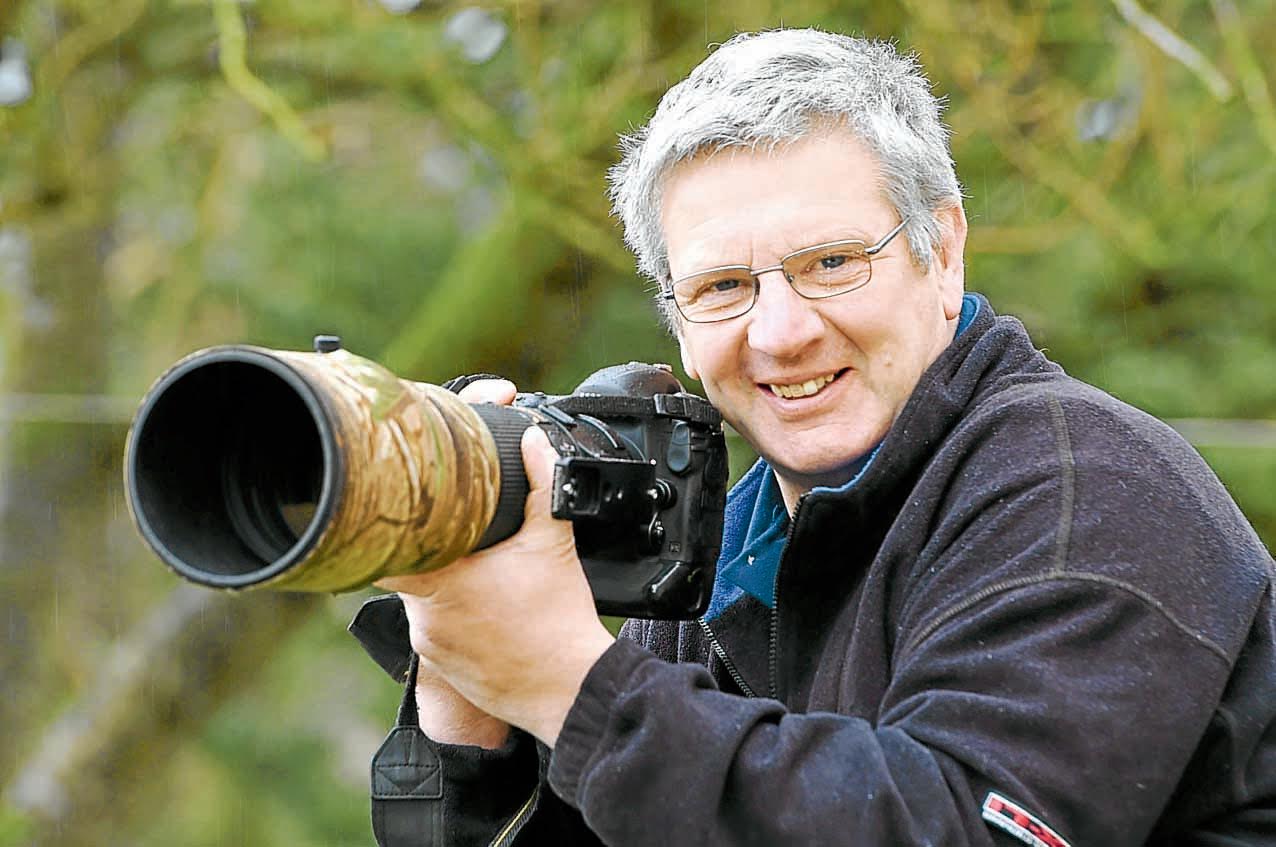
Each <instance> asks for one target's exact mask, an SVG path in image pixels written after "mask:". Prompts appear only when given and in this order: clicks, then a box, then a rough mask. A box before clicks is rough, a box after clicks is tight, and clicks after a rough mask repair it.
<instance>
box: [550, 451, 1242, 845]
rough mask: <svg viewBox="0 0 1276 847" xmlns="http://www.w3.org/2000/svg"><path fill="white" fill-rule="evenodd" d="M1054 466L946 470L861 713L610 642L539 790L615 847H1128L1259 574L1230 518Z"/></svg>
mask: <svg viewBox="0 0 1276 847" xmlns="http://www.w3.org/2000/svg"><path fill="white" fill-rule="evenodd" d="M1074 454H1075V455H1074ZM1068 459H1069V463H1068V464H1067V465H1066V466H1065V467H1064V468H1063V469H1062V470H1060V469H1059V468H1053V469H1051V470H1050V471H1049V473H1048V474H1046V475H1045V476H1048V477H1049V480H1048V481H1045V482H1037V481H1034V480H1033V479H1031V478H1029V477H1028V476H1022V477H1013V478H1009V479H998V480H994V481H990V480H988V479H984V478H980V477H979V475H978V474H976V473H974V472H973V471H970V470H968V471H967V472H966V473H965V474H964V475H963V477H962V478H963V479H964V480H965V482H964V483H963V484H967V485H969V486H971V488H972V489H976V488H977V489H978V492H977V494H972V495H971V498H970V499H967V500H963V501H962V508H954V509H951V510H948V512H947V514H949V515H950V516H951V520H950V525H947V526H945V525H941V526H938V527H932V530H931V532H930V533H928V537H929V538H931V539H933V540H934V542H935V545H936V549H935V552H934V555H933V556H930V557H929V558H926V559H925V560H924V561H922V562H921V563H920V564H919V565H918V566H917V567H915V568H914V569H913V571H912V574H913V579H912V581H911V582H910V584H908V585H906V586H901V587H900V588H899V591H900V592H901V593H902V594H904V595H905V596H906V597H907V603H906V606H907V608H906V609H905V611H904V613H903V614H901V615H900V616H898V617H897V618H895V619H894V620H892V621H891V622H890V624H889V627H890V630H891V631H890V636H891V640H892V643H893V644H894V645H895V647H894V650H893V653H892V654H891V657H890V658H891V662H890V667H889V678H888V680H887V682H886V690H885V694H884V696H883V697H882V698H881V700H880V704H877V703H874V704H873V708H872V709H870V710H868V711H871V712H872V713H871V714H869V713H868V712H866V711H865V710H864V709H863V704H849V703H839V704H838V710H839V711H841V710H843V709H844V710H845V712H847V713H848V714H834V713H820V712H811V713H794V712H791V711H788V710H787V709H786V708H785V707H784V706H783V704H781V703H780V702H777V701H774V700H767V699H746V698H744V697H740V696H735V695H730V694H726V693H724V692H722V691H719V690H718V689H717V688H716V686H715V684H714V681H713V679H712V678H711V677H710V675H709V674H708V673H707V672H706V671H705V669H704V668H701V667H696V666H693V665H673V664H668V663H665V662H662V661H660V660H658V659H657V658H655V657H653V656H652V655H650V654H648V653H646V652H645V651H644V650H642V649H641V648H639V647H638V646H636V645H634V644H632V643H626V642H617V643H616V644H614V645H613V646H612V647H611V648H610V649H609V650H608V652H607V653H605V654H604V655H603V656H602V658H601V659H600V660H599V661H598V662H597V663H596V665H595V666H594V668H593V669H592V670H591V672H590V674H589V675H588V676H587V677H586V680H585V683H584V685H583V686H582V689H581V691H580V694H579V696H578V697H577V700H576V702H575V703H574V705H573V707H572V710H571V712H570V713H569V714H568V717H567V720H566V722H565V724H564V726H563V729H562V732H561V734H560V736H559V738H558V742H557V744H556V747H555V750H554V754H553V758H552V761H551V766H550V770H549V781H550V784H551V785H552V786H553V788H554V790H555V791H556V792H557V793H558V794H559V795H560V796H561V797H562V798H564V800H565V801H566V802H567V803H568V804H570V805H572V806H574V807H576V808H578V809H580V811H581V812H582V814H583V816H584V819H585V821H586V822H587V823H588V824H589V826H590V827H592V828H593V829H594V830H595V831H596V832H597V833H598V834H599V835H600V836H601V837H602V839H603V841H605V842H606V843H607V844H609V845H613V847H639V846H640V845H652V847H657V845H660V847H663V845H668V844H697V845H773V844H804V845H820V844H829V845H834V844H848V843H853V844H856V845H866V847H896V845H921V844H927V845H954V846H955V847H960V845H985V847H989V846H990V845H1002V847H1005V846H1006V845H1023V844H1031V845H1038V847H1040V845H1046V847H1060V845H1069V844H1072V845H1077V846H1078V847H1080V846H1081V845H1100V844H1101V845H1113V847H1119V845H1141V844H1144V843H1145V842H1147V841H1148V839H1149V837H1150V835H1151V834H1152V831H1153V827H1154V826H1155V824H1156V822H1157V819H1158V817H1159V816H1160V815H1161V813H1162V811H1163V810H1164V809H1165V807H1166V804H1167V803H1168V802H1169V801H1170V798H1171V797H1172V796H1173V795H1174V791H1175V787H1176V784H1177V783H1178V781H1179V779H1180V777H1181V775H1182V774H1183V773H1184V771H1185V769H1186V768H1187V767H1188V765H1189V762H1190V761H1191V760H1192V758H1193V754H1194V752H1195V751H1196V748H1197V745H1198V743H1199V741H1200V739H1201V738H1202V735H1203V733H1204V732H1205V731H1206V728H1207V726H1208V725H1209V724H1210V722H1211V719H1212V718H1213V716H1214V714H1215V711H1216V708H1217V704H1218V702H1219V698H1220V697H1221V696H1222V693H1223V691H1224V689H1225V686H1226V685H1227V683H1228V679H1229V674H1230V673H1231V668H1232V666H1233V663H1234V662H1235V661H1236V657H1237V651H1238V650H1239V644H1240V643H1241V642H1243V640H1244V638H1245V633H1246V631H1247V630H1249V629H1250V627H1251V625H1252V623H1253V621H1254V615H1255V614H1256V604H1257V599H1256V598H1258V597H1261V596H1262V591H1263V590H1264V589H1263V587H1262V577H1263V572H1262V571H1261V569H1259V568H1257V567H1255V568H1253V569H1252V571H1251V572H1250V573H1248V575H1246V573H1245V571H1246V568H1247V567H1248V563H1243V562H1242V561H1241V559H1240V558H1239V557H1240V555H1245V556H1248V557H1249V558H1251V559H1253V561H1255V562H1257V561H1258V558H1259V557H1260V553H1259V551H1258V549H1257V547H1254V546H1253V545H1252V542H1251V540H1250V536H1252V531H1249V530H1247V529H1246V528H1245V527H1243V526H1242V525H1241V524H1243V519H1240V518H1239V517H1237V516H1234V515H1233V510H1234V507H1230V506H1228V507H1227V508H1226V509H1221V508H1214V507H1212V506H1211V505H1210V503H1205V502H1192V499H1191V497H1180V498H1177V499H1175V498H1166V497H1164V496H1163V480H1164V479H1165V476H1164V475H1161V476H1159V477H1158V476H1157V475H1155V474H1151V473H1144V472H1142V471H1138V470H1136V471H1133V472H1131V471H1129V470H1128V469H1124V468H1112V467H1110V466H1108V465H1105V464H1103V462H1104V461H1105V460H1104V459H1103V458H1102V457H1101V456H1097V457H1091V456H1087V455H1085V454H1084V453H1083V451H1081V450H1075V451H1072V452H1071V453H1069V454H1068ZM1145 464H1146V460H1145ZM1030 465H1031V463H1029V462H1026V461H1024V462H1010V463H1007V462H1002V463H1001V466H1003V467H1011V468H1012V469H1014V472H1015V473H1020V471H1019V468H1028V467H1030ZM1023 473H1025V474H1026V473H1028V472H1027V471H1024V472H1023ZM1060 480H1062V482H1060ZM1213 484H1214V485H1217V483H1213ZM1201 486H1205V482H1204V481H1202V482H1201ZM1112 489H1116V491H1115V492H1114V491H1113V490H1112ZM1192 490H1193V491H1200V490H1210V489H1207V488H1205V487H1198V488H1196V489H1192ZM976 497H979V498H983V500H982V502H979V501H977V500H976V499H975V498H976ZM1166 502H1171V503H1173V502H1182V503H1183V506H1182V509H1181V511H1177V510H1176V509H1178V507H1173V508H1171V507H1166V506H1163V504H1165V503H1166ZM1214 502H1216V503H1224V502H1225V495H1224V494H1222V493H1221V491H1220V492H1219V493H1218V497H1217V499H1216V501H1214ZM1226 502H1230V501H1226ZM967 507H969V508H967ZM1211 508H1214V513H1213V514H1211V513H1210V509H1211ZM1117 515H1120V516H1129V517H1128V518H1126V519H1125V520H1124V521H1122V520H1121V519H1119V518H1114V516H1117ZM1219 527H1223V528H1224V529H1223V530H1220V529H1219ZM1229 527H1230V529H1229ZM1232 529H1234V530H1235V532H1232V531H1231V530H1232ZM1229 538H1230V539H1232V540H1229ZM1235 539H1239V541H1237V540H1235ZM1229 574H1230V575H1229ZM1251 582H1252V583H1253V584H1249V583H1251ZM811 660H812V661H814V660H815V659H814V658H813V659H811ZM841 672H842V673H843V674H854V673H855V672H856V669H855V668H854V667H846V668H843V669H842V671H841ZM853 705H854V706H856V707H857V708H855V709H853V708H852V706H853ZM852 711H858V713H859V714H864V715H865V717H864V718H861V717H852V716H850V714H849V713H851V712H852ZM865 718H867V719H865ZM1034 839H1035V840H1034Z"/></svg>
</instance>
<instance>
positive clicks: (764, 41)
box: [609, 29, 961, 324]
mask: <svg viewBox="0 0 1276 847" xmlns="http://www.w3.org/2000/svg"><path fill="white" fill-rule="evenodd" d="M941 109H942V103H941V101H940V99H939V98H937V97H935V96H934V95H933V94H931V91H930V83H929V81H928V80H927V79H926V77H925V75H924V74H923V72H922V69H921V65H920V64H919V63H918V61H917V59H916V57H915V56H912V55H908V56H901V55H900V54H899V53H898V52H897V51H896V50H895V47H894V46H893V45H892V44H890V43H887V42H883V41H874V40H870V39H864V38H852V37H849V36H845V35H836V34H833V33H828V32H821V31H819V30H814V29H789V30H772V31H767V32H760V33H744V34H741V35H737V36H735V37H734V38H732V39H731V40H730V41H728V42H726V43H725V44H723V45H722V46H721V47H719V48H718V49H717V50H715V51H714V52H713V53H712V54H710V56H709V58H707V59H705V60H704V61H703V62H701V63H700V65H699V66H698V67H696V69H695V70H693V71H692V72H691V75H690V76H688V77H687V78H686V79H685V80H683V81H682V82H680V83H678V84H677V85H675V86H674V87H673V88H671V89H669V91H668V92H666V93H665V96H664V97H663V98H662V99H661V101H660V105H659V106H658V107H657V108H656V112H655V114H654V115H653V116H652V118H651V121H650V122H649V123H648V124H647V125H646V126H645V127H642V128H641V129H639V130H638V131H637V132H635V133H634V134H632V135H629V136H623V137H622V138H621V140H620V149H621V152H622V154H623V155H622V158H621V161H620V162H619V163H618V164H617V165H615V166H614V167H613V168H612V169H611V172H610V174H609V177H610V181H611V199H612V202H613V204H614V210H615V213H616V214H617V216H618V217H619V218H620V221H621V223H622V224H623V225H624V230H625V243H626V244H628V245H629V248H630V249H631V250H633V252H634V254H635V255H636V256H637V258H638V269H639V270H640V271H641V272H642V273H643V274H645V275H646V276H648V277H650V278H651V279H652V280H654V281H657V282H659V281H661V280H663V279H664V278H665V277H667V276H668V274H669V258H668V251H667V248H666V245H665V240H664V234H663V232H662V231H661V226H660V203H661V190H662V188H663V183H664V181H665V179H667V178H668V176H669V174H670V172H671V171H672V170H673V169H674V167H675V166H677V165H678V164H679V163H680V162H684V161H686V160H688V159H690V158H692V157H694V156H696V155H698V154H701V153H705V152H708V153H710V154H712V153H713V152H716V151H719V150H724V149H728V148H743V149H747V150H758V149H767V150H770V149H774V148H776V147H777V146H779V145H783V144H787V143H792V142H794V141H797V140H798V139H801V138H803V137H805V136H809V135H812V134H815V133H818V132H820V131H822V130H826V129H828V128H829V127H845V128H846V129H848V130H850V131H851V133H852V134H854V136H855V137H856V138H857V139H859V140H860V141H861V142H863V143H864V145H865V146H866V147H867V148H868V149H869V150H870V151H871V152H872V153H873V154H874V155H875V156H876V158H877V161H878V165H879V168H880V172H881V173H880V175H881V183H882V184H881V186H880V187H881V190H882V192H883V194H884V195H885V197H886V200H887V202H889V203H890V204H891V205H892V206H894V208H895V211H896V212H897V213H898V214H899V216H900V218H901V219H902V220H906V221H907V222H908V223H907V225H906V227H905V229H904V233H905V236H906V237H907V239H908V246H909V252H910V253H911V254H912V257H913V261H914V262H915V263H917V265H918V266H919V267H923V268H926V267H929V266H930V264H931V261H932V259H933V258H934V255H935V250H936V248H937V247H938V246H939V244H940V241H941V239H942V237H943V231H942V227H941V225H940V223H939V221H938V220H937V219H936V216H935V213H936V212H937V211H938V210H940V209H943V208H948V207H951V206H953V205H960V204H961V186H960V185H959V184H958V182H957V174H956V171H955V169H954V167H953V161H952V155H951V153H950V152H949V148H948V135H949V133H948V129H947V128H946V127H945V126H944V125H943V123H941V121H940V112H941ZM665 317H666V319H667V320H669V321H670V322H671V324H672V321H673V318H674V316H673V315H672V314H669V312H668V311H666V315H665Z"/></svg>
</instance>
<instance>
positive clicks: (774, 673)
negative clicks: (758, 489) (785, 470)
mask: <svg viewBox="0 0 1276 847" xmlns="http://www.w3.org/2000/svg"><path fill="white" fill-rule="evenodd" d="M809 494H810V492H809V491H808V492H807V493H806V494H803V495H802V496H801V497H799V498H798V501H797V505H796V506H794V507H793V519H792V520H790V521H789V531H788V532H787V533H785V535H784V552H783V553H781V554H780V561H779V564H777V565H776V566H775V577H774V582H772V584H771V632H770V638H769V642H770V645H769V649H768V651H767V680H766V687H767V696H768V697H770V698H771V699H772V700H779V699H780V693H779V680H780V571H782V570H784V561H785V559H787V558H789V550H790V549H791V548H792V545H793V534H794V533H795V532H796V531H797V525H798V516H799V515H800V514H801V513H802V504H803V503H805V502H806V498H807V496H808V495H809Z"/></svg>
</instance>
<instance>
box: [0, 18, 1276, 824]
mask: <svg viewBox="0 0 1276 847" xmlns="http://www.w3.org/2000/svg"><path fill="white" fill-rule="evenodd" d="M780 25H784V26H808V25H812V26H820V27H824V28H829V29H834V30H839V31H844V32H850V33H857V34H864V35H869V36H874V37H880V38H891V39H896V40H897V41H898V42H899V43H900V45H901V46H902V47H903V48H904V49H906V50H915V51H917V52H918V53H919V54H920V57H921V59H922V61H923V63H924V64H925V66H926V68H927V69H928V71H929V74H930V76H931V79H932V80H933V81H934V83H935V87H936V89H937V91H938V92H939V93H941V94H942V95H944V96H945V97H947V98H948V104H949V107H948V121H949V123H950V124H951V126H952V128H953V131H954V135H953V147H954V152H955V157H956V160H957V163H958V172H959V175H960V177H961V179H962V181H963V184H964V185H965V187H966V191H967V196H968V206H967V211H968V215H969V218H970V223H971V243H970V250H969V255H968V279H969V286H970V288H972V289H973V290H976V291H980V292H983V293H984V294H986V295H988V296H989V297H990V298H991V300H992V302H993V304H994V306H995V307H996V308H997V309H998V310H999V311H1002V312H1009V313H1012V314H1015V315H1018V316H1020V317H1021V318H1022V319H1023V320H1024V321H1025V323H1026V324H1027V325H1028V327H1029V329H1030V330H1031V331H1032V333H1033V336H1034V338H1035V339H1036V341H1037V343H1038V345H1040V346H1042V347H1045V348H1047V350H1048V353H1049V355H1050V356H1052V357H1053V358H1054V359H1056V360H1057V361H1059V362H1060V363H1062V364H1063V365H1064V366H1065V367H1066V368H1067V369H1068V370H1069V371H1070V372H1071V373H1073V374H1074V375H1076V376H1078V377H1080V378H1082V379H1085V380H1088V381H1090V382H1093V383H1095V384H1097V385H1099V386H1101V387H1103V388H1105V389H1107V390H1108V391H1111V392H1112V393H1114V394H1116V395H1117V396H1119V397H1121V398H1123V399H1125V400H1127V401H1129V402H1131V403H1134V404H1136V405H1138V406H1141V407H1142V408H1144V409H1146V410H1148V411H1150V412H1152V413H1153V414H1155V415H1157V416H1160V417H1162V418H1165V419H1168V420H1170V421H1171V422H1172V424H1173V425H1175V426H1177V427H1178V428H1179V429H1180V430H1181V431H1182V432H1184V434H1186V435H1187V436H1188V438H1189V439H1191V440H1192V441H1193V442H1194V443H1195V444H1196V445H1197V446H1198V448H1199V449H1200V450H1201V452H1202V453H1203V454H1204V455H1205V457H1206V458H1207V459H1208V460H1209V462H1210V463H1211V464H1212V465H1213V467H1214V468H1215V469H1216V470H1217V472H1218V474H1219V476H1220V477H1222V479H1223V480H1224V482H1225V483H1226V484H1227V485H1228V487H1229V488H1230V489H1231V491H1232V492H1233V493H1234V494H1235V496H1236V497H1237V499H1238V500H1239V501H1240V502H1241V504H1242V506H1243V507H1244V508H1245V510H1246V512H1247V513H1248V515H1249V516H1250V518H1251V520H1252V521H1253V522H1254V523H1255V525H1256V526H1257V527H1258V529H1259V531H1260V533H1261V534H1262V535H1263V536H1264V538H1265V539H1266V541H1267V543H1268V545H1269V546H1270V545H1271V544H1272V542H1273V540H1276V486H1273V484H1272V480H1273V478H1274V477H1276V426H1273V424H1272V420H1273V419H1276V378H1274V375H1276V289H1274V288H1273V280H1272V273H1271V270H1272V268H1273V266H1276V204H1274V203H1273V201H1272V198H1273V196H1274V193H1273V189H1274V188H1276V108H1274V107H1273V94H1272V86H1273V85H1276V69H1274V68H1273V65H1272V62H1271V56H1272V45H1274V44H1276V7H1274V6H1273V4H1272V3H1270V2H1268V1H1267V0H1163V2H1157V3H1155V4H1152V3H1150V2H1147V3H1145V4H1144V5H1140V4H1139V3H1137V2H1135V0H1110V2H1109V0H1081V2H1064V0H1058V2H1048V1H1047V0H962V2H956V1H955V0H954V2H937V0H897V2H880V0H878V2H871V3H870V2H861V0H784V1H783V2H770V0H732V2H729V3H725V2H710V0H625V2H612V3H597V2H587V0H545V2H536V1H535V0H513V1H512V2H504V3H498V2H494V3H489V4H485V5H471V4H469V3H463V2H462V3H453V2H434V1H432V0H255V1H254V2H247V1H246V0H245V1H244V2H241V1H240V0H0V798H3V799H2V800H0V847H9V845H27V844H31V845H37V844H38V845H53V844H57V845H68V847H75V846H76V845H139V846H140V847H149V845H172V844H178V845H200V846H201V847H202V846H203V845H207V847H214V845H297V847H310V846H311V845H313V847H320V846H321V845H323V846H324V847H329V846H330V845H332V846H335V845H370V844H372V843H373V839H372V836H371V833H370V830H369V825H368V815H367V763H368V759H369V757H370V756H371V754H372V752H373V750H374V749H375V748H376V746H377V745H378V743H379V742H380V739H381V737H382V735H383V734H384V732H385V730H386V729H387V728H388V726H389V725H390V724H391V722H392V720H393V713H394V706H395V703H396V702H397V699H398V693H399V692H398V690H397V688H396V687H395V686H394V685H393V684H392V683H391V682H390V680H389V679H388V678H386V677H384V675H382V674H381V673H380V671H378V670H377V669H376V668H375V667H374V666H373V665H372V664H371V663H370V662H368V661H366V660H365V659H364V657H363V655H362V652H361V651H360V650H359V648H358V646H357V645H356V644H355V643H354V642H353V640H352V639H350V638H349V637H348V636H347V635H346V634H345V632H344V628H345V625H346V623H347V621H348V620H349V618H350V616H351V614H352V613H353V611H354V610H355V609H356V608H357V606H358V604H359V602H360V601H361V599H362V597H361V596H359V595H346V596H338V597H309V596H288V595H273V596H268V595H260V596H258V595H249V596H237V597H231V596H226V595H221V594H217V593H214V592H210V591H203V590H199V589H194V588H190V587H188V586H184V585H179V584H178V581H177V580H176V578H175V577H173V576H172V575H170V574H169V573H168V572H167V571H165V569H164V568H163V567H162V566H161V565H160V563H159V561H158V560H157V559H156V558H154V557H153V556H152V555H150V554H149V552H148V551H147V550H146V549H144V547H143V546H142V543H141V542H140V541H139V539H138V538H137V537H136V535H135V533H134V531H133V529H132V526H131V524H130V522H129V519H128V515H127V511H126V509H125V506H124V503H123V498H122V492H121V487H122V486H121V472H120V465H121V458H122V444H123V440H124V436H125V433H126V429H127V424H128V420H129V418H130V416H131V414H132V412H133V410H134V409H135V408H136V406H137V403H138V400H139V399H140V397H141V395H142V393H143V391H144V390H145V389H146V387H147V386H148V385H149V384H150V383H151V382H152V381H153V380H154V379H155V378H156V377H157V376H158V375H159V373H160V372H161V371H162V370H163V369H164V368H165V367H166V366H167V365H169V364H170V363H172V362H173V361H174V360H176V359H177V358H178V357H180V356H181V355H183V354H185V353H187V352H189V351H191V350H194V349H196V348H199V347H203V346H207V345H211V344H217V343H230V342H248V343H255V344H263V345H269V346H274V347H283V348H290V349H308V348H309V346H310V343H311V338H312V336H313V335H315V334H316V333H336V334H339V335H341V336H342V338H343V339H344V342H345V346H346V347H347V349H350V350H352V351H354V352H356V353H359V354H361V355H364V356H368V357H371V358H375V359H378V360H380V361H381V362H383V363H385V364H386V365H387V366H389V367H390V368H391V369H392V370H394V371H396V372H397V373H398V374H400V375H401V376H404V377H408V378H412V379H418V380H427V381H434V382H437V381H441V380H443V379H446V378H447V377H449V376H452V375H455V374H458V373H468V372H476V371H494V372H497V373H503V374H507V375H509V376H510V377H511V378H513V379H515V380H516V381H517V382H518V383H519V385H520V386H521V387H524V388H527V389H542V390H546V391H551V392H566V391H569V390H570V389H571V388H572V387H573V386H574V385H576V383H578V382H579V381H580V380H581V379H582V378H583V377H585V376H586V375H587V374H588V373H589V372H591V371H592V370H594V369H595V368H597V367H600V366H602V365H605V364H611V363H614V362H622V361H628V360H631V359H638V360H645V361H672V362H674V363H676V362H677V354H676V350H675V347H674V345H673V343H672V341H671V340H670V339H669V338H668V337H667V336H665V335H664V334H663V333H662V331H661V330H660V329H659V328H658V325H657V321H656V319H655V312H654V309H653V308H652V306H651V305H650V303H649V292H648V290H647V285H646V284H645V283H644V282H643V281H642V280H640V279H639V278H638V277H637V276H636V274H635V272H634V270H633V262H632V260H631V257H630V256H629V255H628V254H627V253H626V251H625V250H624V248H623V245H622V243H621V238H620V234H619V232H618V229H617V227H616V225H615V223H614V222H613V220H612V219H611V218H610V217H609V214H608V205H607V202H606V199H605V196H604V191H605V181H604V174H605V171H606V169H607V167H608V166H609V165H610V164H611V163H612V162H613V161H614V160H615V158H616V135H617V133H619V132H624V131H628V130H630V129H632V128H634V127H636V126H637V125H639V124H641V123H642V122H643V121H644V120H645V117H646V116H647V115H648V114H649V113H650V112H651V110H652V109H653V108H654V106H655V104H656V101H657V99H658V98H659V96H660V94H661V93H662V92H663V91H664V89H665V88H666V87H667V86H669V85H671V84H672V83H674V82H676V81H677V80H679V79H680V78H681V77H683V76H684V75H685V74H686V73H687V72H688V71H689V70H690V69H691V68H692V67H693V66H694V65H695V64H696V63H697V62H699V61H700V60H701V59H702V58H703V57H704V56H705V55H706V54H707V52H708V50H710V49H711V48H712V45H714V44H716V43H720V42H722V41H724V40H726V39H727V38H729V37H730V36H731V35H732V34H734V33H735V32H737V31H740V30H748V29H757V28H767V27H776V26H780ZM732 447H733V450H734V453H733V462H732V463H733V466H734V467H735V469H736V471H737V473H738V471H739V469H740V468H741V467H743V466H746V465H747V464H748V463H749V461H750V459H751V457H750V456H749V455H748V453H747V449H745V448H744V447H743V446H742V445H741V444H739V442H738V441H735V442H734V443H733V445H732Z"/></svg>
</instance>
